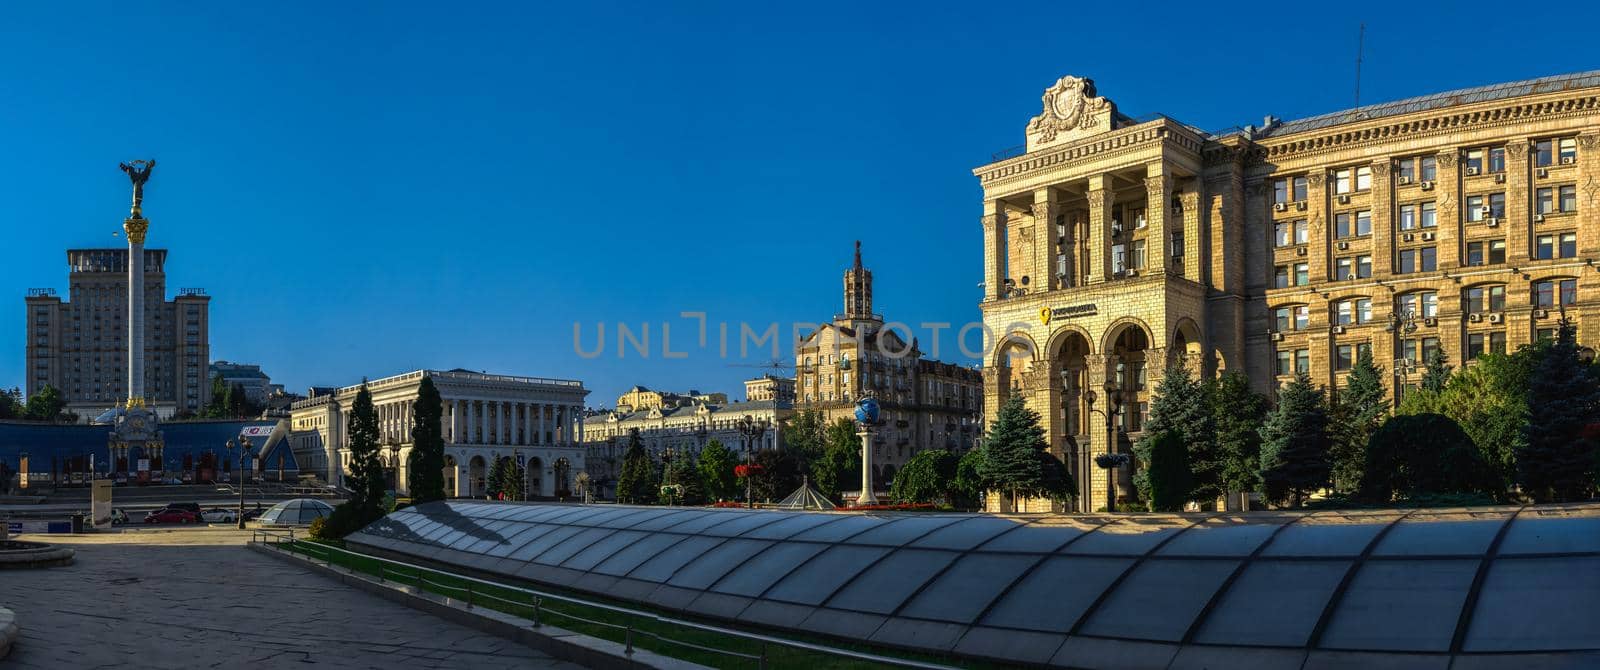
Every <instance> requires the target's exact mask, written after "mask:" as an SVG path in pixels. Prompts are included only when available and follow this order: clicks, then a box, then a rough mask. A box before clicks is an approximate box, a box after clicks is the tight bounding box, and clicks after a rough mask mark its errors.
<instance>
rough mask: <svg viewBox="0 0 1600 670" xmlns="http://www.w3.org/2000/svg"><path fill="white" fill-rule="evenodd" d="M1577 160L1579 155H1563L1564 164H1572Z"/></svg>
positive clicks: (1562, 162)
mask: <svg viewBox="0 0 1600 670" xmlns="http://www.w3.org/2000/svg"><path fill="white" fill-rule="evenodd" d="M1576 162H1578V157H1577V156H1562V157H1561V164H1562V165H1572V164H1573V163H1576Z"/></svg>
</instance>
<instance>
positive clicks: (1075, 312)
mask: <svg viewBox="0 0 1600 670" xmlns="http://www.w3.org/2000/svg"><path fill="white" fill-rule="evenodd" d="M1099 313H1100V308H1099V307H1098V306H1097V305H1095V304H1094V303H1092V302H1086V303H1083V304H1081V305H1067V306H1066V307H1056V308H1054V309H1051V308H1049V307H1041V308H1039V322H1040V323H1043V324H1044V325H1046V326H1048V325H1050V322H1051V321H1052V320H1055V319H1071V318H1075V317H1080V316H1093V315H1095V314H1099Z"/></svg>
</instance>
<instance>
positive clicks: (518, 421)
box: [511, 402, 527, 447]
mask: <svg viewBox="0 0 1600 670" xmlns="http://www.w3.org/2000/svg"><path fill="white" fill-rule="evenodd" d="M511 443H512V444H514V445H517V446H519V447H520V446H522V445H524V444H527V443H526V442H524V441H523V436H522V403H520V402H519V403H513V404H512V405H511Z"/></svg>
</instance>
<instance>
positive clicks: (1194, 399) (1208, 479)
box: [1133, 364, 1222, 503]
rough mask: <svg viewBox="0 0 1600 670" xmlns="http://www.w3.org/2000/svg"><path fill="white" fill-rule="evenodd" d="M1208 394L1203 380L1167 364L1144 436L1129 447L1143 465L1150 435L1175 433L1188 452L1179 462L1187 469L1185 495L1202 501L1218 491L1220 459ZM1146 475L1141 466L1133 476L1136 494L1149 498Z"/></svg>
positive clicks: (1216, 495) (1209, 498)
mask: <svg viewBox="0 0 1600 670" xmlns="http://www.w3.org/2000/svg"><path fill="white" fill-rule="evenodd" d="M1209 395H1210V393H1209V392H1208V389H1207V388H1206V385H1205V384H1202V383H1200V382H1199V381H1197V380H1196V379H1195V378H1194V377H1191V376H1189V370H1188V368H1185V367H1183V366H1182V365H1176V364H1174V365H1171V366H1169V367H1168V368H1167V372H1166V375H1165V376H1163V377H1162V378H1161V383H1160V384H1157V385H1156V396H1155V398H1154V399H1152V400H1151V402H1150V418H1149V420H1147V421H1146V422H1145V425H1144V431H1145V436H1146V437H1145V438H1144V439H1141V440H1139V443H1138V444H1135V445H1134V447H1133V453H1134V455H1136V456H1138V457H1139V462H1140V463H1141V464H1146V465H1147V464H1149V463H1150V448H1151V446H1152V442H1153V441H1154V439H1155V438H1156V437H1158V436H1160V435H1161V434H1162V433H1166V432H1169V431H1170V432H1174V433H1177V437H1178V445H1179V446H1180V447H1183V448H1185V449H1187V450H1188V452H1189V453H1188V456H1187V457H1186V458H1184V459H1183V463H1184V464H1185V467H1189V468H1191V470H1190V474H1189V475H1187V476H1185V477H1184V479H1185V480H1187V481H1188V482H1189V483H1190V486H1191V487H1193V488H1192V490H1191V491H1189V492H1187V493H1186V494H1185V497H1186V498H1187V499H1189V500H1193V501H1195V502H1202V503H1203V502H1211V501H1215V500H1216V499H1217V498H1218V497H1220V496H1221V495H1222V462H1221V458H1220V457H1219V455H1218V453H1217V448H1216V437H1217V436H1216V432H1217V431H1216V423H1215V418H1216V417H1215V416H1214V413H1213V412H1212V410H1211V402H1210V398H1209ZM1149 477H1150V474H1149V472H1148V470H1147V469H1146V468H1143V467H1141V468H1139V469H1137V470H1136V471H1135V473H1134V477H1133V482H1134V487H1135V488H1136V489H1137V490H1138V492H1139V496H1140V497H1141V498H1144V499H1146V500H1148V499H1149V498H1150V479H1149Z"/></svg>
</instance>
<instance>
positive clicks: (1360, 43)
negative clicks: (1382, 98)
mask: <svg viewBox="0 0 1600 670" xmlns="http://www.w3.org/2000/svg"><path fill="white" fill-rule="evenodd" d="M1366 41H1367V22H1365V21H1362V22H1361V28H1360V31H1359V32H1358V33H1356V106H1357V107H1360V106H1361V51H1362V48H1363V47H1365V46H1366Z"/></svg>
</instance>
